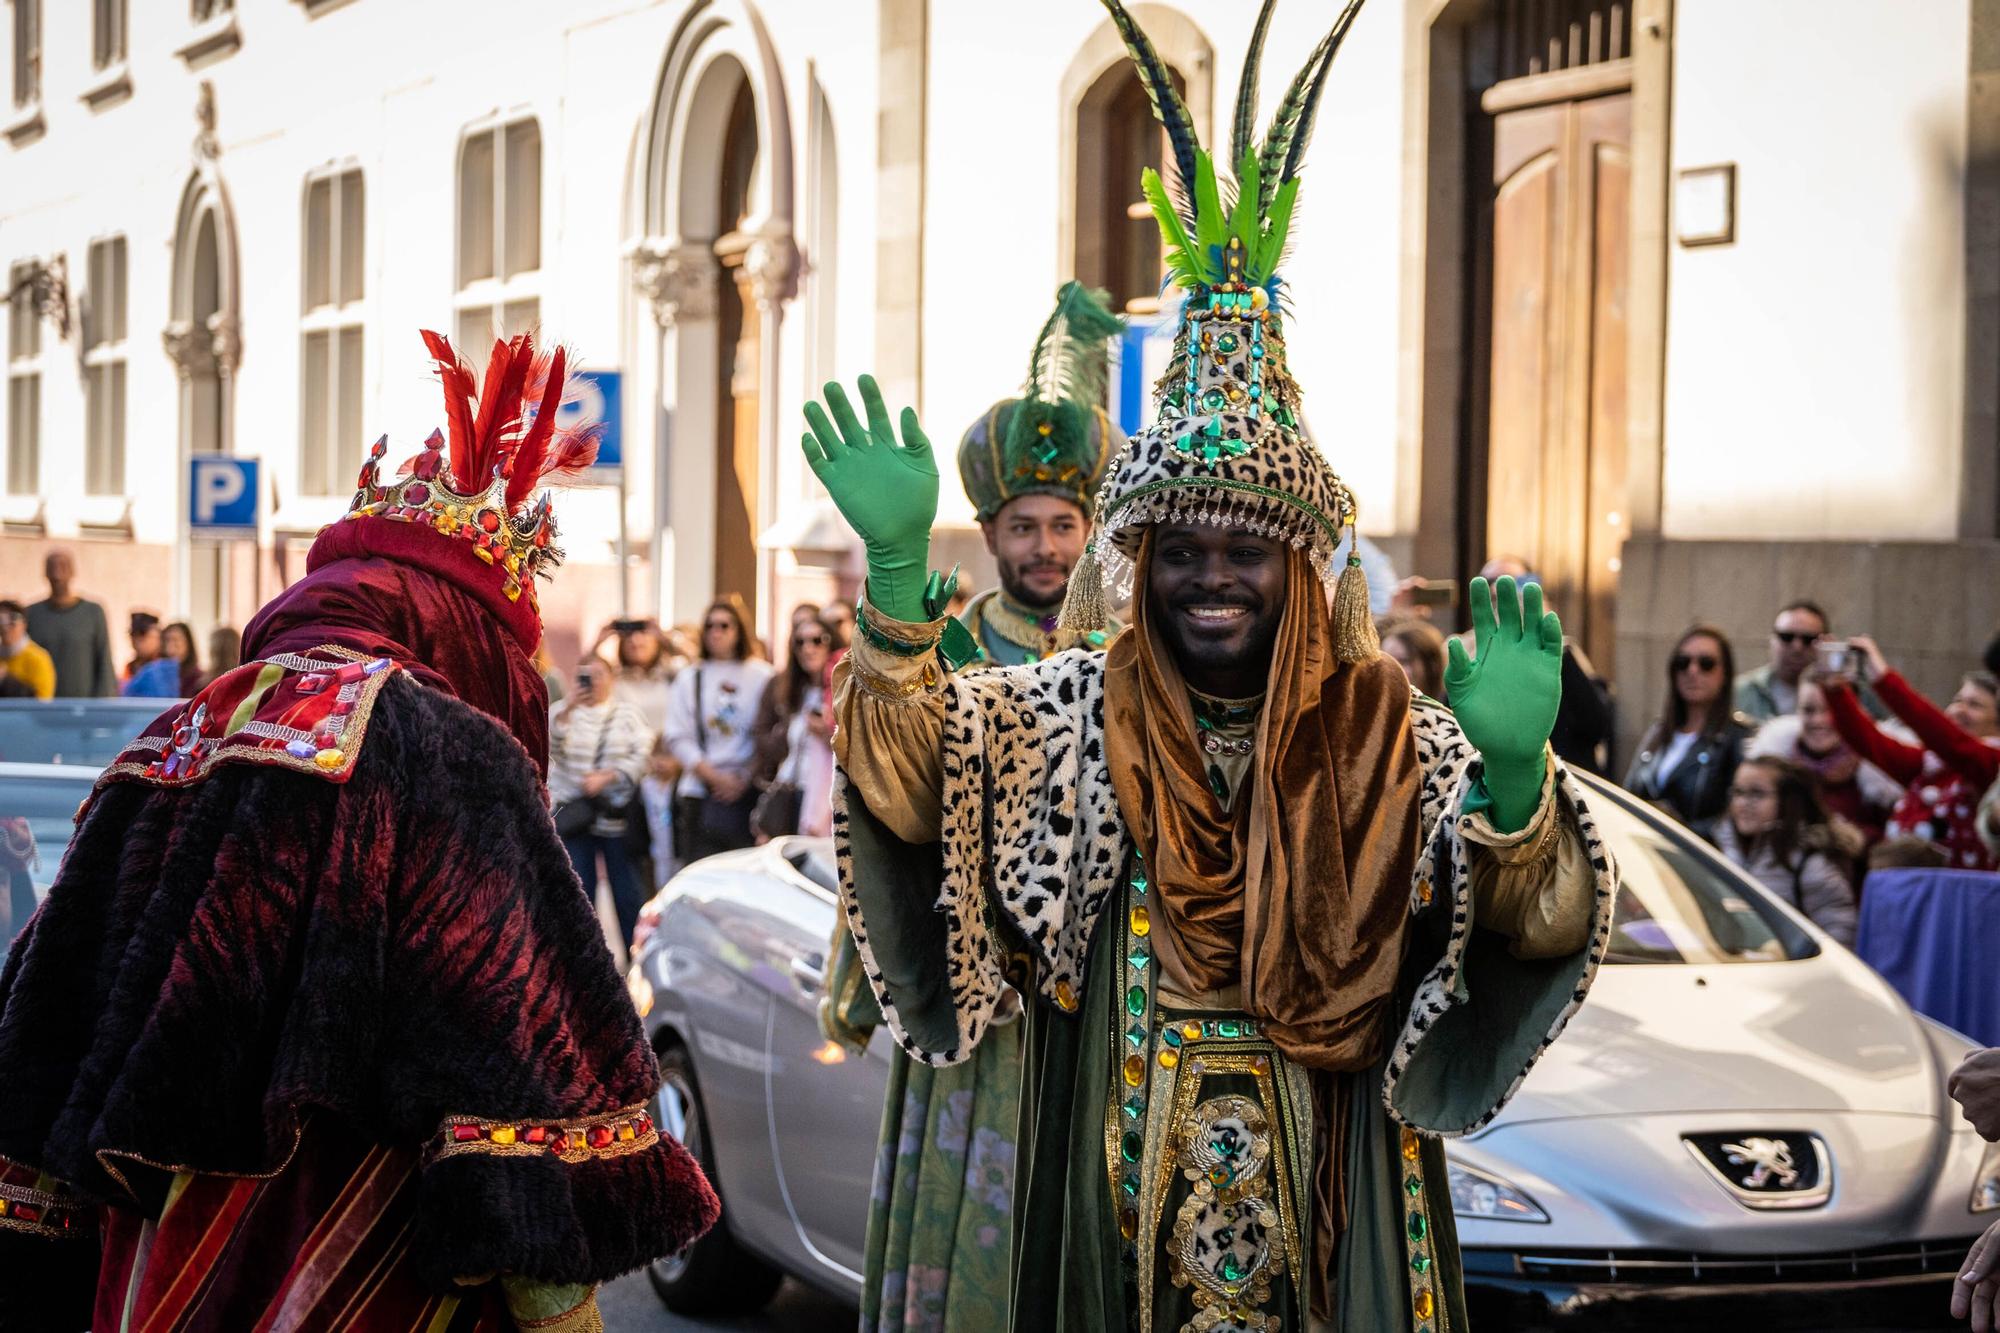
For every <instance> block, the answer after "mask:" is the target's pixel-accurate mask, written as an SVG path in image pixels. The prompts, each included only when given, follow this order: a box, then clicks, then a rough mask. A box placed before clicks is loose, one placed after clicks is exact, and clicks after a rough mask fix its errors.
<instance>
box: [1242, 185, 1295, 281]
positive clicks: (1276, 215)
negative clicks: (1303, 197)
mask: <svg viewBox="0 0 2000 1333" xmlns="http://www.w3.org/2000/svg"><path fill="white" fill-rule="evenodd" d="M1298 201H1299V178H1298V177H1297V176H1294V177H1292V178H1291V179H1290V180H1288V181H1286V182H1285V183H1284V184H1283V185H1280V186H1279V187H1278V192H1277V194H1275V195H1273V196H1272V198H1271V211H1270V212H1269V213H1268V214H1267V215H1266V217H1265V232H1264V235H1263V236H1262V237H1261V238H1260V239H1259V240H1258V242H1257V247H1256V252H1255V255H1254V256H1253V258H1252V259H1251V262H1250V267H1249V279H1250V282H1251V283H1252V284H1253V285H1255V286H1259V287H1261V286H1263V285H1264V283H1266V282H1268V281H1270V279H1271V278H1272V276H1273V275H1275V274H1276V273H1277V271H1278V265H1279V264H1280V263H1282V262H1283V261H1284V257H1285V240H1286V237H1287V236H1288V234H1289V233H1290V232H1291V229H1292V209H1293V208H1294V207H1295V206H1296V205H1297V204H1298Z"/></svg>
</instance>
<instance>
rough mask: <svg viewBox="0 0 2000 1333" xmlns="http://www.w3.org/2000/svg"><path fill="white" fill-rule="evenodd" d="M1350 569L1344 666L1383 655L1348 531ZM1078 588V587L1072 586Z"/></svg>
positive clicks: (1344, 594) (1336, 626) (1338, 597)
mask: <svg viewBox="0 0 2000 1333" xmlns="http://www.w3.org/2000/svg"><path fill="white" fill-rule="evenodd" d="M1347 532H1348V547H1347V568H1345V569H1343V570H1341V571H1340V578H1339V580H1338V581H1337V582H1336V583H1335V584H1334V588H1333V652H1334V656H1336V657H1338V658H1339V659H1340V660H1341V661H1343V662H1368V661H1372V660H1373V659H1374V657H1375V655H1376V654H1377V653H1379V652H1381V651H1382V639H1381V636H1379V635H1378V634H1376V633H1375V617H1374V615H1373V614H1372V613H1371V612H1370V611H1369V609H1368V575H1367V574H1365V573H1363V572H1362V569H1361V552H1360V536H1359V534H1357V533H1356V532H1355V531H1354V528H1353V527H1352V525H1350V526H1349V527H1348V529H1347ZM1072 586H1074V585H1072Z"/></svg>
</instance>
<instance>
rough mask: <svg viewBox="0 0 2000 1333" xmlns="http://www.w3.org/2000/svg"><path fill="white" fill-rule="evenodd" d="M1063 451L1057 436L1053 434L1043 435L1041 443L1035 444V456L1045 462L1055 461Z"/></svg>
mask: <svg viewBox="0 0 2000 1333" xmlns="http://www.w3.org/2000/svg"><path fill="white" fill-rule="evenodd" d="M1061 453H1062V446H1061V445H1059V444H1057V443H1056V439H1055V436H1053V435H1044V436H1042V437H1041V443H1040V444H1037V445H1036V446H1035V457H1036V458H1039V459H1040V460H1041V461H1042V462H1044V463H1053V462H1055V461H1056V459H1057V457H1058V456H1060V455H1061Z"/></svg>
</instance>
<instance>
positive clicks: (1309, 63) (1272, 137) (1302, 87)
mask: <svg viewBox="0 0 2000 1333" xmlns="http://www.w3.org/2000/svg"><path fill="white" fill-rule="evenodd" d="M1332 41H1333V34H1332V33H1328V34H1327V35H1326V36H1325V37H1322V38H1320V41H1319V45H1317V46H1315V47H1314V48H1313V49H1312V54H1311V55H1309V56H1307V57H1306V63H1305V67H1304V68H1303V69H1301V70H1300V71H1299V72H1298V74H1297V75H1295V76H1294V77H1293V79H1292V82H1291V84H1290V85H1289V86H1288V87H1287V88H1286V89H1285V95H1284V96H1283V97H1282V98H1280V99H1279V100H1278V109H1277V110H1275V111H1273V112H1272V113H1271V127H1270V128H1269V129H1267V130H1265V131H1264V150H1263V152H1262V153H1260V154H1259V155H1258V159H1257V167H1258V172H1259V175H1260V177H1261V179H1262V181H1263V198H1261V199H1259V200H1258V201H1257V205H1258V207H1259V208H1265V209H1268V208H1269V207H1270V206H1271V196H1272V195H1274V194H1276V193H1277V191H1278V186H1279V185H1281V184H1283V182H1282V181H1280V180H1279V177H1280V176H1281V175H1282V174H1283V173H1284V169H1285V158H1286V156H1287V155H1288V154H1289V153H1290V152H1291V151H1292V140H1293V138H1294V137H1295V136H1296V135H1297V134H1298V130H1299V119H1300V117H1302V116H1304V115H1305V112H1306V106H1307V101H1308V97H1309V95H1310V93H1311V91H1312V87H1313V72H1314V71H1315V70H1316V69H1318V68H1319V64H1320V62H1321V61H1322V60H1324V59H1325V58H1326V51H1327V47H1328V45H1329V44H1330V43H1331V42H1332Z"/></svg>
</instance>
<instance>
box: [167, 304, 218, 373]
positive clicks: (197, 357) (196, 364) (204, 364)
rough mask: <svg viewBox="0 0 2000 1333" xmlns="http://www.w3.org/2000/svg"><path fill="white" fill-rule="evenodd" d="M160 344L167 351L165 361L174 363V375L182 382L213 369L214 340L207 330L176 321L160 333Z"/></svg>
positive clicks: (186, 322) (182, 320) (184, 321)
mask: <svg viewBox="0 0 2000 1333" xmlns="http://www.w3.org/2000/svg"><path fill="white" fill-rule="evenodd" d="M160 342H161V343H162V345H164V346H165V347H166V349H167V359H168V360H170V361H172V362H173V363H174V373H175V374H176V375H178V376H179V377H180V378H182V379H183V380H190V379H193V378H194V377H195V376H196V375H206V374H209V373H210V372H212V371H213V370H214V369H215V338H214V335H213V334H211V333H209V331H208V330H207V329H197V328H196V327H195V326H194V325H193V324H192V323H190V322H189V321H187V320H184V319H177V320H175V321H174V322H173V323H171V324H169V325H167V327H166V328H164V329H162V330H161V331H160Z"/></svg>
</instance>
